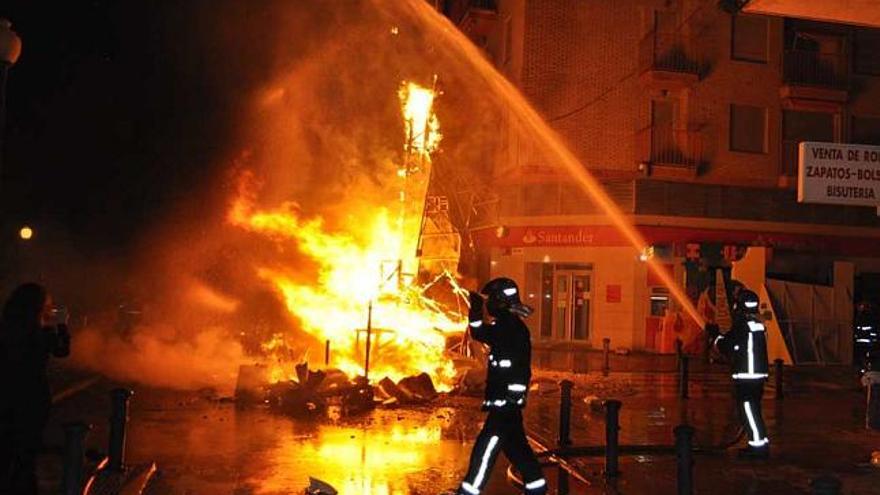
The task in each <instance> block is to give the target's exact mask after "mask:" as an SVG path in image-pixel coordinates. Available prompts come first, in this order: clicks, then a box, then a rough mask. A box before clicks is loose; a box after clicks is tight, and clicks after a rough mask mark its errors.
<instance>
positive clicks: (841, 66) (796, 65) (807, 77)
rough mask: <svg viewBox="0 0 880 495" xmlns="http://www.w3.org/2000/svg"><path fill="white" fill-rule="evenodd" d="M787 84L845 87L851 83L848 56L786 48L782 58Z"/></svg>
mask: <svg viewBox="0 0 880 495" xmlns="http://www.w3.org/2000/svg"><path fill="white" fill-rule="evenodd" d="M782 75H783V80H784V82H785V83H786V84H793V85H800V86H819V87H826V88H833V89H845V88H846V87H847V85H848V83H849V78H848V77H847V69H846V57H844V56H843V54H839V53H819V52H813V51H807V50H786V51H785V54H784V55H783V59H782Z"/></svg>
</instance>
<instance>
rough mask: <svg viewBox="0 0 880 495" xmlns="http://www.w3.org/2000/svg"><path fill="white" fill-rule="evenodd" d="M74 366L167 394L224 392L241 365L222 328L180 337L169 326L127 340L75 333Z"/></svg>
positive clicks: (94, 331)
mask: <svg viewBox="0 0 880 495" xmlns="http://www.w3.org/2000/svg"><path fill="white" fill-rule="evenodd" d="M72 355H73V359H74V363H76V364H79V365H81V366H82V367H84V368H86V369H91V370H93V371H97V372H100V373H101V374H103V375H105V376H107V377H110V378H112V379H114V380H121V381H126V382H135V383H140V384H146V385H151V386H155V387H167V388H172V389H201V388H212V389H217V390H219V391H224V392H228V391H230V390H231V388H232V386H233V385H234V383H235V379H236V376H237V374H238V367H239V365H240V364H242V363H243V362H244V361H245V358H244V352H243V349H242V346H241V345H240V344H239V343H238V342H236V341H234V340H230V339H229V336H228V334H227V332H226V330H225V329H224V328H221V327H213V328H212V327H208V328H201V329H199V331H198V332H197V333H195V335H193V336H190V337H188V338H180V336H178V335H176V329H175V328H174V327H172V326H169V325H143V326H138V327H136V328H135V329H134V331H133V332H132V334H131V335H126V336H123V335H120V334H118V333H116V332H113V331H109V330H108V329H106V328H101V327H88V328H85V329H83V330H82V331H80V332H78V333H77V335H76V339H74V341H73V354H72Z"/></svg>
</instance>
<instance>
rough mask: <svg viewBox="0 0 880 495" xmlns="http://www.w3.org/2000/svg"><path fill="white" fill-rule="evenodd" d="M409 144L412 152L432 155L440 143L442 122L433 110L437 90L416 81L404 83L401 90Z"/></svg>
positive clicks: (408, 146) (408, 149)
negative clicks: (420, 84)
mask: <svg viewBox="0 0 880 495" xmlns="http://www.w3.org/2000/svg"><path fill="white" fill-rule="evenodd" d="M398 94H399V96H400V101H401V106H402V110H403V121H404V124H405V127H406V134H407V145H406V147H405V149H406V150H407V151H409V152H411V153H418V154H424V155H430V154H431V153H433V152H434V151H435V150H436V149H437V147H438V146H439V144H440V139H441V138H442V137H443V136H442V135H441V134H440V123H439V122H438V120H437V115H435V114H434V112H433V107H434V97H435V95H436V91H435V90H433V89H428V88H424V87H422V86H419V85H418V84H416V83H412V82H408V83H404V84H403V85H402V86H401V88H400V91H399V92H398Z"/></svg>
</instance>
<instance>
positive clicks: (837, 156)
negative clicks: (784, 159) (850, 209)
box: [798, 142, 880, 207]
mask: <svg viewBox="0 0 880 495" xmlns="http://www.w3.org/2000/svg"><path fill="white" fill-rule="evenodd" d="M798 202H800V203H824V204H834V205H852V206H877V207H880V146H868V145H861V144H842V143H816V142H803V143H801V144H800V146H799V149H798Z"/></svg>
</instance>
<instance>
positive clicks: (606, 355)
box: [602, 337, 611, 376]
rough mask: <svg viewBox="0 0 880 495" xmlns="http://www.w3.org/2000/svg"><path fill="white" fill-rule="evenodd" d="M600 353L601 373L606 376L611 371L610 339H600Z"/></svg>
mask: <svg viewBox="0 0 880 495" xmlns="http://www.w3.org/2000/svg"><path fill="white" fill-rule="evenodd" d="M602 354H603V359H604V361H603V364H602V373H604V374H605V375H606V376H607V375H608V373H610V372H611V355H610V354H611V339H609V338H608V337H605V338H604V339H602Z"/></svg>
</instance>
